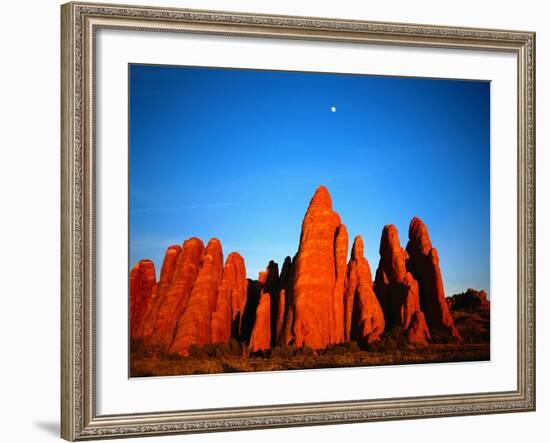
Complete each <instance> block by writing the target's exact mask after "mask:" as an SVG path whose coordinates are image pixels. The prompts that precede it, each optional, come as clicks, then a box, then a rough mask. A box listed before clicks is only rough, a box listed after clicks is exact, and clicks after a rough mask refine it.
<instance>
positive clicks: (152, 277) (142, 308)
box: [130, 260, 156, 339]
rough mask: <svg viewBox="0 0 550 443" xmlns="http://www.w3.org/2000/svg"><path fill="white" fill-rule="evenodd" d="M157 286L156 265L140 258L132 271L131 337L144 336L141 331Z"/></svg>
mask: <svg viewBox="0 0 550 443" xmlns="http://www.w3.org/2000/svg"><path fill="white" fill-rule="evenodd" d="M155 286H156V274H155V265H154V264H153V262H152V261H151V260H140V261H139V262H138V263H137V264H136V265H135V266H134V267H133V268H132V270H131V271H130V337H131V338H132V339H138V338H142V335H141V333H140V331H141V330H142V323H143V322H144V321H145V315H146V313H147V311H148V310H149V309H150V308H149V306H150V304H151V301H152V297H153V293H154V289H155Z"/></svg>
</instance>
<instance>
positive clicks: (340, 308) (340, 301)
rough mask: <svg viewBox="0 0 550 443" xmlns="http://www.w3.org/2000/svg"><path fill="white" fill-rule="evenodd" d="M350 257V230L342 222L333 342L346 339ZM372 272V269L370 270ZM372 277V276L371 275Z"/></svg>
mask: <svg viewBox="0 0 550 443" xmlns="http://www.w3.org/2000/svg"><path fill="white" fill-rule="evenodd" d="M347 258H348V231H347V229H346V227H345V226H344V225H343V224H341V225H340V226H338V228H337V229H336V237H335V240H334V261H335V271H336V280H335V283H334V296H333V301H332V305H333V306H334V311H333V328H334V329H333V330H334V333H333V336H332V343H342V342H343V341H344V335H345V334H344V285H345V281H346V269H347V264H346V261H347ZM367 266H368V264H367ZM369 274H370V271H369ZM369 278H370V277H369ZM371 283H372V281H371Z"/></svg>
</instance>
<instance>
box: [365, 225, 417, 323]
mask: <svg viewBox="0 0 550 443" xmlns="http://www.w3.org/2000/svg"><path fill="white" fill-rule="evenodd" d="M407 259H408V254H407V251H405V250H404V249H403V248H401V244H400V241H399V234H398V232H397V228H396V227H395V226H394V225H387V226H384V229H383V231H382V239H381V240H380V263H379V265H378V269H377V271H376V280H375V291H376V294H377V297H378V299H379V300H380V304H381V305H382V307H383V309H384V317H385V319H386V324H387V326H389V327H394V326H402V327H403V328H405V329H406V328H408V327H409V324H410V322H411V318H412V315H413V314H414V312H416V311H418V310H420V302H419V289H418V283H417V282H416V280H415V279H414V277H413V276H412V275H411V274H410V273H409V272H408V271H407Z"/></svg>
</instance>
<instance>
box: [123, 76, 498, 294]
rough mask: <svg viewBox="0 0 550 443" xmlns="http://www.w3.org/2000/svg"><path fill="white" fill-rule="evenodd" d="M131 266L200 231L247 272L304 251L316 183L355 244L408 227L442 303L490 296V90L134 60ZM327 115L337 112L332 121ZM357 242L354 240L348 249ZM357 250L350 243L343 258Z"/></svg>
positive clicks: (469, 84)
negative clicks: (422, 247) (434, 276)
mask: <svg viewBox="0 0 550 443" xmlns="http://www.w3.org/2000/svg"><path fill="white" fill-rule="evenodd" d="M129 74H130V91H129V94H130V131H129V142H130V159H129V164H130V183H129V196H130V201H129V206H130V207H129V217H130V266H133V265H134V264H135V263H136V262H137V261H138V260H140V259H143V258H149V259H151V260H153V261H154V262H155V265H156V267H157V273H158V272H160V266H161V264H162V258H163V256H164V252H165V250H166V248H167V247H168V246H169V245H171V244H181V243H182V242H183V241H184V240H185V239H186V238H189V237H192V236H196V237H199V238H201V239H202V240H203V241H204V242H205V243H206V242H207V241H208V239H209V238H211V237H217V238H219V239H220V240H221V242H222V245H223V248H224V256H227V255H228V254H229V253H230V252H231V251H237V252H239V253H240V254H241V255H242V256H243V257H244V259H245V262H246V266H247V272H248V275H249V277H251V278H256V277H257V274H258V272H259V271H260V270H263V269H264V268H265V266H266V265H267V263H268V261H269V260H270V259H273V260H275V261H277V262H278V263H279V264H281V263H282V261H283V260H284V258H285V256H287V255H290V256H293V255H294V254H295V252H296V250H297V248H298V242H299V237H300V227H301V223H302V219H303V216H304V214H305V211H306V209H307V205H308V203H309V200H310V198H311V196H312V195H313V193H314V191H315V189H316V188H317V187H318V186H319V185H321V184H322V185H325V186H327V187H328V189H329V191H330V193H331V196H332V200H333V206H334V209H335V210H336V211H338V213H339V214H340V216H341V218H342V222H343V223H344V224H345V225H346V226H347V229H348V232H349V235H350V243H351V241H352V239H353V237H354V236H355V235H357V234H360V235H362V236H363V239H364V241H365V255H366V257H367V259H368V260H369V263H370V266H371V268H372V271H373V273H374V271H375V270H376V267H377V265H378V260H379V254H378V248H379V242H380V235H381V232H382V228H383V226H384V225H386V224H389V223H392V224H394V225H396V226H397V228H398V230H399V236H400V239H401V244H402V246H403V247H405V245H406V242H407V233H408V226H409V222H410V220H411V218H412V217H413V216H418V217H420V218H421V219H422V220H424V222H425V223H426V224H427V226H428V229H429V231H430V236H431V238H432V243H433V244H434V246H435V247H436V248H437V249H438V251H439V257H440V261H441V267H442V272H443V279H444V282H445V287H446V291H447V295H452V294H453V293H456V292H461V291H463V290H466V289H467V288H469V287H473V288H476V289H485V290H487V291H489V247H490V244H489V237H490V235H489V228H490V227H489V216H490V212H489V193H490V163H489V161H490V158H489V151H490V149H489V143H490V140H489V136H490V129H489V126H490V121H489V120H490V84H489V83H488V82H478V81H461V80H441V79H420V78H404V77H382V76H364V75H342V74H319V73H301V72H274V71H257V70H240V69H217V68H197V67H172V66H164V67H162V66H147V65H130V68H129ZM331 107H335V108H336V112H332V110H331ZM350 246H351V245H350ZM350 249H351V248H350Z"/></svg>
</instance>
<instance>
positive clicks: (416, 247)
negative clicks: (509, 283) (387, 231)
mask: <svg viewBox="0 0 550 443" xmlns="http://www.w3.org/2000/svg"><path fill="white" fill-rule="evenodd" d="M407 251H408V253H409V256H410V261H409V263H410V268H411V271H412V274H413V275H414V277H415V278H416V280H417V281H418V282H419V285H420V305H421V308H422V311H423V312H424V314H425V316H426V322H427V323H428V326H429V328H430V331H431V333H432V335H433V334H434V331H437V332H438V333H444V334H450V335H451V336H453V337H456V338H459V337H460V335H459V333H458V330H457V329H456V327H455V325H454V321H453V318H452V316H451V314H450V312H449V307H448V305H447V302H446V300H445V289H444V287H443V278H442V276H441V270H440V268H439V256H438V254H437V250H436V249H435V248H433V247H432V242H431V240H430V236H429V234H428V229H427V228H426V225H425V224H424V223H423V222H422V220H420V219H419V218H417V217H414V218H413V219H412V221H411V224H410V226H409V243H408V244H407Z"/></svg>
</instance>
